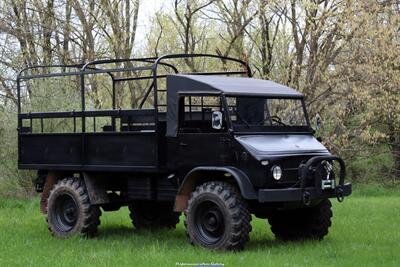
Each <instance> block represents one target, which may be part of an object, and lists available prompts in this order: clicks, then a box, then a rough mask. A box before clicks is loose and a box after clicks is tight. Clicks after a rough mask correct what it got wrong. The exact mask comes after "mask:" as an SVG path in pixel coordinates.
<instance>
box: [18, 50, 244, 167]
mask: <svg viewBox="0 0 400 267" xmlns="http://www.w3.org/2000/svg"><path fill="white" fill-rule="evenodd" d="M193 58H208V59H219V60H221V61H222V67H223V70H225V71H216V72H192V73H182V74H192V75H246V76H248V77H251V76H252V74H251V70H250V67H249V65H248V63H247V62H245V61H242V60H239V59H235V58H231V57H225V56H219V55H212V54H170V55H164V56H161V57H145V58H129V59H103V60H95V61H91V62H88V63H85V64H75V65H47V66H45V65H39V66H29V67H27V68H25V69H22V70H21V71H20V72H19V73H18V76H17V81H16V83H17V100H18V140H19V141H18V143H19V144H18V146H19V151H21V149H20V140H21V139H20V138H21V135H26V134H28V135H30V134H32V132H33V123H32V120H33V119H39V120H40V127H41V133H38V135H43V134H44V130H43V129H44V126H43V124H44V123H43V119H52V118H56V119H66V118H72V119H73V125H74V126H73V129H74V130H73V133H76V134H78V133H77V126H76V118H81V126H82V128H81V132H80V135H81V149H80V150H81V151H80V154H81V165H82V166H84V165H85V164H86V148H85V143H86V139H87V138H86V135H87V134H88V133H87V132H86V118H87V117H92V118H93V128H94V132H96V117H111V131H113V132H115V133H118V132H117V131H116V119H117V118H120V121H121V126H122V118H128V123H130V118H131V117H135V119H137V120H139V121H141V122H144V123H152V122H153V121H154V131H153V132H154V133H155V135H156V136H158V135H159V109H158V107H159V106H166V105H159V103H158V92H161V91H164V92H166V90H158V89H157V79H158V78H166V77H167V75H168V74H178V73H180V72H179V70H178V68H177V67H176V66H175V65H173V64H170V63H167V62H164V61H166V60H172V59H184V60H188V59H193ZM135 62H136V63H148V64H149V66H137V67H134V66H132V65H133V63H135ZM227 62H235V63H239V65H241V66H242V69H241V68H240V67H239V68H237V70H226V63H227ZM112 63H117V64H118V63H119V64H123V63H125V64H126V63H128V64H129V65H128V66H125V67H120V68H108V69H106V68H104V69H102V68H98V67H97V66H98V65H105V64H112ZM159 65H161V66H164V67H166V68H167V69H170V70H171V72H168V71H166V73H162V74H157V71H158V66H159ZM46 68H47V69H51V68H63V69H64V72H54V73H51V72H50V71H49V72H47V73H42V74H32V73H26V72H28V71H32V70H38V69H44V70H45V69H46ZM72 68H75V69H79V70H78V71H70V72H65V70H66V69H72ZM146 70H147V71H151V75H148V74H147V76H140V75H138V76H133V73H135V72H140V71H146ZM125 72H128V73H129V72H130V73H132V74H131V75H130V76H128V75H127V76H128V77H122V78H121V77H115V75H114V73H125ZM101 73H103V74H108V75H109V76H110V78H111V80H112V109H111V110H109V109H108V110H86V106H85V75H89V74H101ZM66 76H79V79H80V87H81V88H80V91H81V92H80V93H81V110H80V111H75V110H74V111H61V112H59V111H57V112H25V113H22V112H21V81H28V80H32V79H39V78H52V77H66ZM151 79H152V82H151V84H150V86H149V88H148V89H147V91H145V94H144V97H143V99H142V101H141V102H140V104H139V109H125V110H122V109H116V88H115V85H116V84H117V83H118V82H124V81H134V80H151ZM152 91H153V98H154V102H153V106H154V111H153V109H152V108H151V109H143V108H142V107H143V105H144V103H145V101H146V100H147V99H148V97H149V95H150V93H151V92H152ZM149 117H150V118H149ZM153 119H154V120H153ZM23 120H29V121H30V127H24V126H23ZM25 128H27V129H25ZM103 131H104V129H103ZM104 134H107V133H104ZM119 134H129V132H121V130H120V132H119ZM131 134H136V133H135V132H131ZM157 140H159V138H157ZM155 146H156V147H155V156H154V157H155V162H156V166H154V167H156V168H159V167H160V162H159V155H158V151H159V144H158V142H156V144H155ZM20 153H21V152H19V158H20V157H21V154H20Z"/></svg>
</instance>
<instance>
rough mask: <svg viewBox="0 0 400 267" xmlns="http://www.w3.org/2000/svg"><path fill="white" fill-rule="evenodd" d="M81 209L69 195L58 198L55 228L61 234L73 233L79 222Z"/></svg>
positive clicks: (55, 210) (55, 211)
mask: <svg viewBox="0 0 400 267" xmlns="http://www.w3.org/2000/svg"><path fill="white" fill-rule="evenodd" d="M78 214H79V207H78V205H77V204H76V201H75V199H74V198H73V197H72V196H71V195H69V194H63V195H60V196H58V197H57V199H56V201H55V208H54V218H55V226H56V227H57V228H58V230H59V231H60V232H69V231H71V230H72V229H73V228H74V227H75V225H76V223H77V221H78Z"/></svg>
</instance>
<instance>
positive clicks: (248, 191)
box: [178, 166, 257, 199]
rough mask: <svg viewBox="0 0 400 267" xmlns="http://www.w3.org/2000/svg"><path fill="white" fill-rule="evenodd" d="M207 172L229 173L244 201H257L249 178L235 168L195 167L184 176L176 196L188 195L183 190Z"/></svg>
mask: <svg viewBox="0 0 400 267" xmlns="http://www.w3.org/2000/svg"><path fill="white" fill-rule="evenodd" d="M205 172H206V173H207V172H223V173H229V174H230V175H232V177H233V178H234V179H235V181H236V183H237V185H238V186H239V189H240V192H241V193H242V196H243V197H244V198H245V199H257V191H256V190H255V189H254V187H253V185H252V183H251V182H250V179H249V177H248V176H247V174H245V173H244V172H243V171H241V170H240V169H238V168H236V167H231V166H228V167H216V166H205V167H196V168H194V169H192V170H191V171H190V172H189V173H188V174H186V176H185V178H184V179H183V182H182V184H181V186H180V188H179V190H178V195H179V194H181V193H190V192H191V191H192V190H191V191H190V192H187V190H185V187H187V185H188V184H193V185H195V183H193V182H191V180H192V179H195V180H197V179H198V177H199V175H201V174H203V173H205ZM191 189H193V188H191Z"/></svg>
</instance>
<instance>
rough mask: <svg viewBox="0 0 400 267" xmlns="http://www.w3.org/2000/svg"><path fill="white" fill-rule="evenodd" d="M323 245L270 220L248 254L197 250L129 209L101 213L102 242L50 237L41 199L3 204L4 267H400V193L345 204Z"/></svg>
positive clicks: (362, 191) (0, 241)
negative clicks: (184, 266) (283, 237)
mask: <svg viewBox="0 0 400 267" xmlns="http://www.w3.org/2000/svg"><path fill="white" fill-rule="evenodd" d="M333 210H334V219H333V226H332V227H331V228H330V233H329V235H328V236H327V238H326V239H324V240H323V241H322V242H318V241H307V242H289V243H285V242H280V241H277V240H275V239H274V236H273V235H272V233H271V231H270V230H269V226H267V224H266V222H265V220H261V219H256V218H253V231H252V233H251V237H250V238H251V240H250V242H249V243H248V244H247V247H246V249H245V251H243V252H239V253H233V252H215V251H208V250H205V249H202V248H198V247H193V246H191V245H190V244H189V243H188V241H187V239H186V236H185V233H184V227H183V223H180V224H179V225H178V227H177V230H175V231H167V230H166V231H157V232H148V231H140V232H138V231H135V230H134V229H133V227H132V226H131V225H130V221H129V219H128V211H127V209H126V208H124V209H121V210H120V211H118V212H111V213H103V216H102V219H101V221H102V223H101V226H100V229H99V236H98V237H97V238H95V239H91V240H85V239H81V238H79V237H75V238H72V239H68V240H60V239H56V238H53V237H51V235H50V234H49V232H48V230H47V227H46V224H45V219H44V217H43V216H42V215H41V214H40V213H39V208H38V199H33V200H15V199H4V198H3V199H0V266H179V264H178V263H191V264H192V263H197V264H201V263H222V264H224V266H353V267H355V266H400V227H399V226H400V192H399V189H391V190H389V189H382V188H377V187H362V188H358V190H357V189H356V193H355V194H354V195H353V196H351V197H349V198H347V199H346V200H345V201H344V202H343V203H341V204H339V203H337V202H336V201H333ZM192 266H193V265H192Z"/></svg>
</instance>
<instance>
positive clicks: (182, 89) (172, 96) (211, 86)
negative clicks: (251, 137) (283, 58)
mask: <svg viewBox="0 0 400 267" xmlns="http://www.w3.org/2000/svg"><path fill="white" fill-rule="evenodd" d="M167 90H168V96H167V98H168V101H167V105H168V112H167V122H168V123H167V134H166V135H167V136H176V134H177V131H178V112H179V111H178V101H179V95H180V94H191V95H196V94H198V95H204V94H213V95H220V94H225V95H228V96H229V95H247V96H265V97H276V98H302V97H303V94H301V93H299V92H297V91H296V90H294V89H292V88H289V87H287V86H285V85H281V84H278V83H275V82H272V81H268V80H260V79H253V78H240V77H226V76H211V75H187V74H174V75H167Z"/></svg>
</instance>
